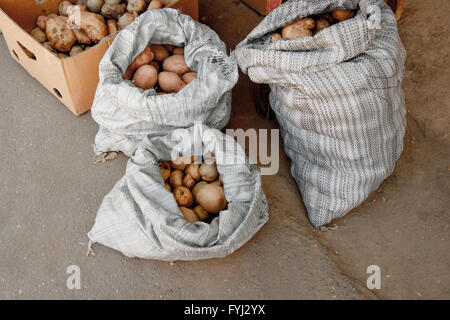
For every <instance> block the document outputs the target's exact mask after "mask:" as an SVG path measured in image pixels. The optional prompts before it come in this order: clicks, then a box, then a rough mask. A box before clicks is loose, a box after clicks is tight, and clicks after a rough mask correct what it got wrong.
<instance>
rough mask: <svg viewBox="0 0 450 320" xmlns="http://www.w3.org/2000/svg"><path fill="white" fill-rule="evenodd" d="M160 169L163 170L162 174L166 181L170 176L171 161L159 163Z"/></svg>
mask: <svg viewBox="0 0 450 320" xmlns="http://www.w3.org/2000/svg"><path fill="white" fill-rule="evenodd" d="M159 169H160V170H161V175H162V178H163V180H164V181H166V180H167V179H169V178H170V171H171V169H170V163H169V161H162V162H161V164H160V165H159Z"/></svg>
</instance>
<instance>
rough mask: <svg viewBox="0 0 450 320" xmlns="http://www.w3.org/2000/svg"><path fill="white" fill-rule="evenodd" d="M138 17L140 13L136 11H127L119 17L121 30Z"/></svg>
mask: <svg viewBox="0 0 450 320" xmlns="http://www.w3.org/2000/svg"><path fill="white" fill-rule="evenodd" d="M137 17H138V14H137V13H136V12H133V13H130V12H127V13H125V14H124V15H123V16H121V17H120V18H119V20H118V21H117V26H118V27H119V29H120V30H122V29H125V28H126V27H127V26H128V25H129V24H131V23H132V22H133V21H134V19H136V18H137Z"/></svg>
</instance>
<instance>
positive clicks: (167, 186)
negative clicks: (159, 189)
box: [164, 182, 172, 192]
mask: <svg viewBox="0 0 450 320" xmlns="http://www.w3.org/2000/svg"><path fill="white" fill-rule="evenodd" d="M164 188H166V189H167V191H169V192H172V187H171V186H170V184H168V183H167V182H166V183H164Z"/></svg>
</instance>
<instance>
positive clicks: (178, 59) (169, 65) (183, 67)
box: [163, 54, 191, 76]
mask: <svg viewBox="0 0 450 320" xmlns="http://www.w3.org/2000/svg"><path fill="white" fill-rule="evenodd" d="M163 70H164V71H168V72H174V73H176V74H178V75H179V76H182V75H183V74H185V73H187V72H189V71H191V70H190V69H189V67H188V66H187V64H186V60H185V59H184V56H183V55H179V54H177V55H173V56H170V57H168V58H167V59H166V60H164V62H163Z"/></svg>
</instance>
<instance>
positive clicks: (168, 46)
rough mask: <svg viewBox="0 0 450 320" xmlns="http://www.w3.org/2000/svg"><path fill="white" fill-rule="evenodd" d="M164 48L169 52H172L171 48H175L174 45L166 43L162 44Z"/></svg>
mask: <svg viewBox="0 0 450 320" xmlns="http://www.w3.org/2000/svg"><path fill="white" fill-rule="evenodd" d="M164 47H165V48H166V49H167V51H169V52H172V51H173V50H175V48H176V47H175V46H173V45H171V44H166V45H165V46H164Z"/></svg>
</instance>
